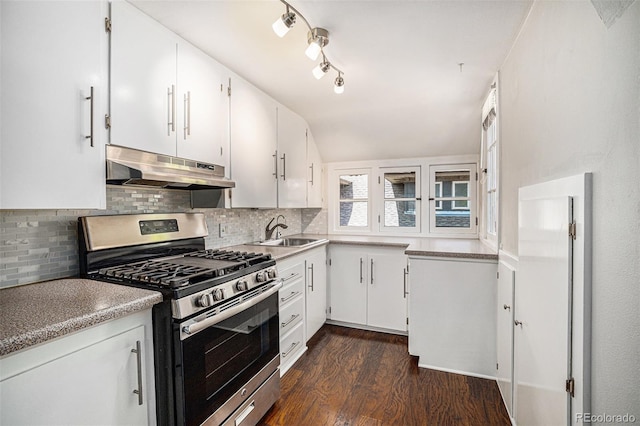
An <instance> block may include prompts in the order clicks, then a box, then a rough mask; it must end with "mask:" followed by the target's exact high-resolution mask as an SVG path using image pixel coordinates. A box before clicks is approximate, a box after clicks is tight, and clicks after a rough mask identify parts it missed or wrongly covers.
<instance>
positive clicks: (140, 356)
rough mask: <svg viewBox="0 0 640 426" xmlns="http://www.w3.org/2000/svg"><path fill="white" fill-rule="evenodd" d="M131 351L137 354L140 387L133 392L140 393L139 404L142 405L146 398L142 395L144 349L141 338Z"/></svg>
mask: <svg viewBox="0 0 640 426" xmlns="http://www.w3.org/2000/svg"><path fill="white" fill-rule="evenodd" d="M131 352H132V353H134V354H136V359H137V361H138V389H134V390H133V393H135V394H136V395H138V405H142V404H143V402H144V399H143V396H142V350H141V349H140V340H136V348H135V349H131Z"/></svg>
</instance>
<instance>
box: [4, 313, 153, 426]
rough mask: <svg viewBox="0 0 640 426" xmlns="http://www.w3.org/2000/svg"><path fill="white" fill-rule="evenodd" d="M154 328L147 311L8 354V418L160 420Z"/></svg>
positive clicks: (21, 421)
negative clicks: (156, 401) (156, 414)
mask: <svg viewBox="0 0 640 426" xmlns="http://www.w3.org/2000/svg"><path fill="white" fill-rule="evenodd" d="M150 327H151V311H147V312H144V313H139V314H134V315H131V316H129V317H125V318H122V319H118V320H114V321H111V322H109V323H104V324H101V325H99V326H96V327H93V328H90V329H87V330H85V331H80V332H77V333H74V334H71V335H68V336H65V337H63V338H61V339H58V340H55V341H52V342H50V343H45V344H43V345H40V346H36V347H34V348H31V349H27V350H25V351H21V352H18V353H15V354H11V355H8V356H6V357H4V358H2V360H1V361H0V362H1V365H2V369H1V370H0V399H1V400H2V410H1V411H0V424H6V425H52V424H78V425H79V424H109V425H125V424H126V425H147V424H155V403H154V396H155V393H154V392H155V391H154V381H153V348H152V343H151V342H152V338H151V332H150ZM140 391H141V392H142V394H140V393H139V392H140ZM136 392H138V393H136Z"/></svg>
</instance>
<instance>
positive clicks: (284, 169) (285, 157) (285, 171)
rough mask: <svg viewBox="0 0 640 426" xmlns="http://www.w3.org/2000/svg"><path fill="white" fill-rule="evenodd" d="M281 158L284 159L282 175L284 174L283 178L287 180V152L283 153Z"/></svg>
mask: <svg viewBox="0 0 640 426" xmlns="http://www.w3.org/2000/svg"><path fill="white" fill-rule="evenodd" d="M280 159H281V160H282V174H281V175H280V176H282V180H287V154H286V153H283V154H282V157H280Z"/></svg>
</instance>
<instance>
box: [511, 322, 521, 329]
mask: <svg viewBox="0 0 640 426" xmlns="http://www.w3.org/2000/svg"><path fill="white" fill-rule="evenodd" d="M513 323H514V324H515V325H516V326H518V325H519V326H520V328H522V321H518V320H515V321H514V322H513Z"/></svg>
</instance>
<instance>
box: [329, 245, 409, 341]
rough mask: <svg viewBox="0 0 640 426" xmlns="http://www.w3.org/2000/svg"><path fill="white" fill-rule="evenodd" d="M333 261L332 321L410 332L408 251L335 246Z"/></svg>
mask: <svg viewBox="0 0 640 426" xmlns="http://www.w3.org/2000/svg"><path fill="white" fill-rule="evenodd" d="M329 259H330V262H329V265H330V271H329V283H330V284H329V293H330V296H329V299H330V319H331V321H333V322H339V323H348V324H352V325H356V326H357V325H360V326H368V327H373V328H376V329H386V330H392V331H399V332H403V333H404V332H406V331H407V299H406V296H407V294H406V287H407V286H406V282H405V268H406V262H407V260H406V259H407V258H406V256H405V255H404V248H395V247H380V246H364V245H345V244H332V245H331V246H330V247H329Z"/></svg>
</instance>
